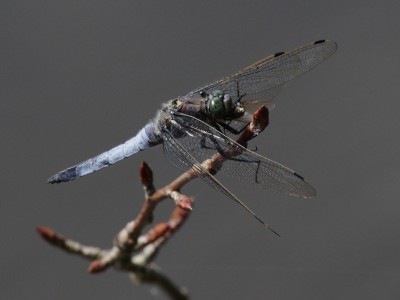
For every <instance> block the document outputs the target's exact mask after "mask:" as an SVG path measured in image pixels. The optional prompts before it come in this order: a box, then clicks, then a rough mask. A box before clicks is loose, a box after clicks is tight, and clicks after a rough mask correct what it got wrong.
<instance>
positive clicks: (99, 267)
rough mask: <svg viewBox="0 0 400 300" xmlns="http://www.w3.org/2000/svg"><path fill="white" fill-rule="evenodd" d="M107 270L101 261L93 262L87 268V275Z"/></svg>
mask: <svg viewBox="0 0 400 300" xmlns="http://www.w3.org/2000/svg"><path fill="white" fill-rule="evenodd" d="M106 268H107V265H106V264H104V263H103V262H102V261H101V260H95V261H93V262H92V263H91V264H90V265H89V267H88V269H87V270H88V272H89V273H92V274H94V273H100V272H102V271H104V270H105V269H106Z"/></svg>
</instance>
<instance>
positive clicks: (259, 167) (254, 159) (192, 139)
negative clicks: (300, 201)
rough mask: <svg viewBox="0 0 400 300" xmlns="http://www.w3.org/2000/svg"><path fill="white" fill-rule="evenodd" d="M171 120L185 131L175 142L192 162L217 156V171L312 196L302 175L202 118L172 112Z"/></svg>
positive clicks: (242, 180)
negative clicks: (244, 145) (191, 157)
mask: <svg viewBox="0 0 400 300" xmlns="http://www.w3.org/2000/svg"><path fill="white" fill-rule="evenodd" d="M173 119H174V121H175V122H176V123H177V124H178V125H179V126H180V127H181V128H183V130H184V131H185V132H186V135H185V136H183V137H181V138H179V144H180V145H181V146H182V147H183V148H184V149H185V151H187V152H188V153H190V154H191V156H193V158H194V159H195V160H196V161H204V160H206V159H209V158H211V157H212V156H213V155H219V156H220V157H219V160H223V163H222V164H221V171H222V172H223V173H225V174H227V175H229V176H231V177H233V178H236V179H237V180H239V181H241V182H247V183H249V184H256V185H258V186H260V187H262V188H264V189H268V190H271V191H275V192H280V193H285V194H289V195H293V196H301V197H305V198H310V197H314V196H315V189H314V188H313V186H312V185H310V184H309V183H308V182H307V181H306V180H305V179H304V178H303V177H302V176H300V175H298V174H297V173H296V172H294V171H293V170H291V169H289V168H287V167H285V166H283V165H281V164H279V163H277V162H274V161H273V160H270V159H268V158H266V157H263V156H261V155H259V154H257V153H255V152H252V151H250V150H248V149H246V148H244V147H243V146H241V145H239V144H238V143H236V142H235V141H233V140H232V139H230V138H229V137H227V136H226V135H224V134H223V133H221V132H220V131H218V130H216V129H215V128H213V127H211V126H209V125H208V124H206V123H204V122H203V121H201V120H199V119H197V118H195V117H192V116H190V115H185V114H181V113H175V114H174V116H173ZM214 157H215V156H214Z"/></svg>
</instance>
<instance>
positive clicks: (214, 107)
mask: <svg viewBox="0 0 400 300" xmlns="http://www.w3.org/2000/svg"><path fill="white" fill-rule="evenodd" d="M208 109H209V111H210V113H211V115H212V116H213V117H214V118H215V119H223V118H224V116H225V106H224V102H223V101H221V99H219V97H214V98H213V99H211V100H210V103H209V106H208Z"/></svg>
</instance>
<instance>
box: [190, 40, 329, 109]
mask: <svg viewBox="0 0 400 300" xmlns="http://www.w3.org/2000/svg"><path fill="white" fill-rule="evenodd" d="M336 49H337V45H336V43H335V42H333V41H330V40H320V41H316V42H313V43H310V44H307V45H304V46H302V47H300V48H297V49H294V50H291V51H288V52H279V53H276V54H274V55H271V56H268V57H265V58H263V59H261V60H260V61H258V62H256V63H254V64H252V65H250V66H248V67H246V68H244V69H242V70H240V71H239V72H237V73H235V74H233V75H231V76H228V77H225V78H222V79H220V80H217V81H214V82H213V83H210V84H208V85H205V86H203V87H200V88H197V89H195V90H194V91H192V92H190V93H189V94H188V95H195V94H199V93H200V92H201V91H205V92H210V91H212V90H215V89H221V90H223V91H224V92H225V93H228V94H230V95H231V97H232V98H234V99H235V98H236V99H238V97H242V98H241V103H242V105H244V106H245V108H246V102H249V103H250V105H251V106H254V107H256V106H257V107H259V106H261V105H263V104H264V102H265V101H271V99H272V98H273V97H275V96H276V95H277V94H278V93H279V92H280V90H281V89H282V87H283V84H284V83H286V82H287V81H289V80H291V79H293V78H295V77H297V76H300V75H302V74H304V73H305V72H307V71H309V70H311V69H312V68H314V67H316V66H317V65H318V64H320V63H321V62H323V61H324V60H326V59H327V58H328V57H329V56H331V55H332V54H333V53H335V51H336Z"/></svg>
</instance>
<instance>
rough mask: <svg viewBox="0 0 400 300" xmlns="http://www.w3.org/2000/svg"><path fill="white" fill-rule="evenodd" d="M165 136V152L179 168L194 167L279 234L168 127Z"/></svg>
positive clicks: (162, 131)
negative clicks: (208, 168) (233, 192)
mask: <svg viewBox="0 0 400 300" xmlns="http://www.w3.org/2000/svg"><path fill="white" fill-rule="evenodd" d="M161 135H162V138H163V145H164V153H165V155H166V156H167V158H168V160H169V161H170V162H171V163H172V164H173V165H175V166H176V167H177V168H179V169H183V170H187V169H192V170H193V171H195V172H196V173H197V174H198V175H199V177H200V178H202V179H203V180H204V181H205V182H207V183H208V184H209V185H210V186H212V187H213V188H214V189H216V190H217V191H220V192H222V193H224V194H225V195H226V196H228V197H229V198H230V199H232V200H234V201H235V202H236V203H238V204H239V205H240V206H242V207H243V208H244V209H245V210H246V211H247V212H248V213H250V214H251V215H252V216H253V217H254V218H256V219H257V221H259V222H260V223H261V224H263V225H264V226H265V227H266V228H267V229H269V230H271V231H272V232H273V233H275V234H276V235H278V236H279V234H278V232H276V231H275V230H274V229H273V228H272V227H271V226H270V225H269V224H267V223H265V222H264V221H263V220H262V219H261V218H259V217H258V216H257V215H256V214H255V213H254V212H253V211H252V210H251V209H250V208H249V207H248V206H247V205H246V204H244V203H243V202H242V201H241V200H240V199H239V198H237V197H236V196H235V195H234V194H232V193H231V192H230V191H229V190H228V189H227V188H226V187H224V186H223V185H222V184H221V183H220V182H219V181H218V180H217V179H216V178H215V177H214V176H213V175H211V173H210V172H209V171H208V170H207V169H205V168H204V167H203V166H202V165H201V163H200V162H199V161H198V160H196V158H195V157H194V156H193V155H192V154H191V153H190V152H189V151H188V150H187V149H186V148H185V147H184V146H183V145H182V144H181V143H180V142H181V140H182V139H179V141H178V140H177V139H175V137H174V136H173V134H172V133H171V132H170V131H168V130H167V129H166V128H163V129H162V130H161Z"/></svg>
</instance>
